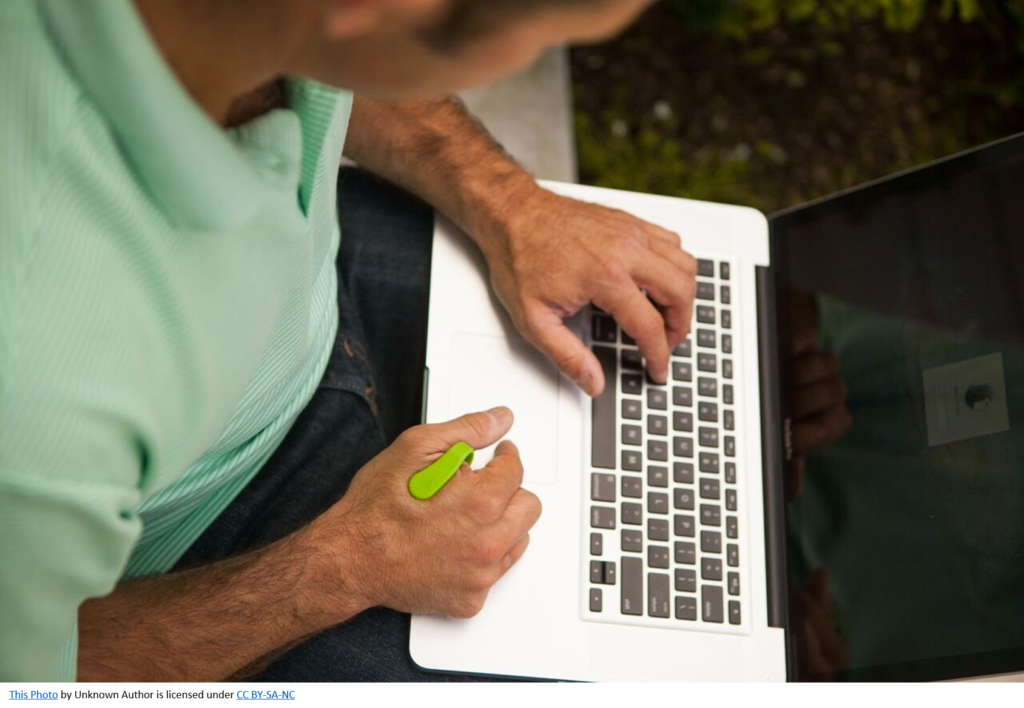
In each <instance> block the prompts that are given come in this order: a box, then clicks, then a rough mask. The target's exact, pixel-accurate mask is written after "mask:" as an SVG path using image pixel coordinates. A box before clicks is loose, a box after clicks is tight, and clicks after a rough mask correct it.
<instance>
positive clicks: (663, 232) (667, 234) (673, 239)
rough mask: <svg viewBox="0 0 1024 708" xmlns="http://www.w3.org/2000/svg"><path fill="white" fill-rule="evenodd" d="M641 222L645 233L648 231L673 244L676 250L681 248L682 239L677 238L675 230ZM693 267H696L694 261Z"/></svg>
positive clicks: (656, 237)
mask: <svg viewBox="0 0 1024 708" xmlns="http://www.w3.org/2000/svg"><path fill="white" fill-rule="evenodd" d="M643 224H644V229H646V231H647V233H649V234H650V235H651V236H652V237H653V238H655V239H657V240H659V241H662V242H664V243H667V244H670V245H672V246H674V247H675V248H676V250H680V249H682V247H683V239H681V238H679V234H677V233H676V232H675V231H669V230H668V229H665V228H662V227H660V226H658V225H657V224H652V223H651V222H649V221H645V222H643ZM694 267H695V268H696V262H694Z"/></svg>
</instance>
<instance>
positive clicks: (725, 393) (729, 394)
mask: <svg viewBox="0 0 1024 708" xmlns="http://www.w3.org/2000/svg"><path fill="white" fill-rule="evenodd" d="M722 403H724V404H726V405H727V406H731V405H732V404H733V390H732V384H725V385H724V386H722Z"/></svg>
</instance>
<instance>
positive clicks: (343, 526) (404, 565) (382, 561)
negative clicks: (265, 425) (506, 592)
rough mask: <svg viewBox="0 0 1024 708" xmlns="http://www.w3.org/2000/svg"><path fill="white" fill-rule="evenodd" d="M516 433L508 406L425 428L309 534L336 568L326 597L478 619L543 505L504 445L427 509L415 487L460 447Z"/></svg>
mask: <svg viewBox="0 0 1024 708" xmlns="http://www.w3.org/2000/svg"><path fill="white" fill-rule="evenodd" d="M511 427H512V412H511V411H510V410H509V409H507V408H494V409H492V410H490V411H487V412H483V413H471V414H469V415H465V416H462V417H461V418H457V419H456V420H453V421H450V422H448V423H441V424H436V425H420V426H417V427H415V428H410V429H409V430H407V431H406V432H404V433H403V434H402V435H400V436H399V437H398V439H397V440H396V441H395V442H394V444H392V445H391V446H390V447H389V448H387V449H386V450H384V452H382V453H381V454H380V455H378V456H377V457H375V458H374V459H372V460H371V461H370V462H369V463H367V465H366V466H365V467H363V468H362V469H361V470H360V471H359V473H358V474H357V475H356V476H355V478H354V479H353V480H352V485H351V486H350V487H349V490H348V492H347V493H346V494H345V496H344V497H342V499H341V500H340V501H339V502H338V503H337V504H336V505H335V506H334V507H332V508H331V509H330V510H329V511H327V512H326V513H325V514H324V515H323V516H321V517H320V518H319V519H317V520H316V521H315V522H314V523H313V524H312V527H311V528H310V529H309V530H310V531H311V532H312V535H313V539H314V542H315V543H316V545H317V547H318V548H319V549H320V551H321V553H320V554H319V555H320V558H321V561H325V562H326V563H327V564H328V572H327V574H326V575H325V578H326V582H327V585H328V587H325V588H321V589H322V590H327V591H328V592H330V591H331V590H332V587H331V586H334V587H335V588H336V590H337V592H339V593H345V594H347V595H348V596H349V599H350V600H351V599H357V600H358V601H359V602H360V603H361V604H362V605H363V606H365V607H367V608H369V607H375V606H384V607H390V608H392V609H395V610H399V611H402V612H410V613H416V614H433V615H445V616H448V617H459V618H466V617H472V616H473V615H475V614H477V613H478V612H479V611H480V609H481V608H482V607H483V603H484V600H485V599H486V597H487V593H488V592H489V591H490V589H491V586H493V585H494V583H496V582H497V581H498V579H499V578H501V576H502V575H504V574H505V573H506V572H507V571H508V569H509V568H511V567H512V565H513V564H514V563H515V562H516V561H517V560H519V558H520V557H521V556H522V555H523V552H524V551H525V550H526V546H527V544H528V543H529V535H528V534H529V531H530V529H531V528H532V527H533V525H534V523H536V521H537V518H538V517H539V516H540V511H541V507H540V501H539V500H538V499H537V497H536V496H534V495H533V494H531V493H530V492H528V491H526V490H525V489H522V481H523V466H522V463H521V462H520V460H519V452H518V450H517V449H516V447H515V445H513V444H512V443H511V442H509V441H504V442H502V443H501V444H499V445H498V447H497V449H496V451H495V455H494V459H493V460H492V461H491V462H490V463H489V464H488V465H487V466H486V467H484V468H482V469H480V470H478V471H474V470H472V469H470V468H469V466H468V465H463V466H462V468H461V469H460V470H459V471H458V472H457V473H456V475H455V476H454V477H453V478H452V479H451V480H450V481H449V482H448V484H447V485H446V486H445V487H444V488H443V489H442V490H441V491H440V492H438V494H437V495H436V496H434V497H433V498H432V499H429V500H427V501H419V500H417V499H414V498H413V497H412V496H411V495H410V493H409V479H410V478H411V477H412V476H413V475H414V474H415V473H416V472H418V471H419V470H421V469H423V468H425V467H427V466H428V465H429V464H430V463H431V462H433V461H434V460H436V459H437V458H438V457H440V456H441V455H442V454H443V453H444V452H446V451H447V450H448V448H450V447H451V446H452V445H454V444H455V443H457V442H460V441H462V442H465V443H467V444H468V445H470V446H471V447H473V448H475V449H480V448H484V447H487V446H489V445H492V444H494V443H495V442H496V441H498V440H500V439H501V438H502V436H504V435H505V433H507V432H508V430H509V428H511ZM335 561H337V562H336V563H335ZM353 595H354V596H355V598H353V597H352V596H353Z"/></svg>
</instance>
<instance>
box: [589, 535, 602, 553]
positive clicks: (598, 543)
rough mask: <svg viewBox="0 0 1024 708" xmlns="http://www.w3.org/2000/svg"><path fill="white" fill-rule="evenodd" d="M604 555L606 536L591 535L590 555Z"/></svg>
mask: <svg viewBox="0 0 1024 708" xmlns="http://www.w3.org/2000/svg"><path fill="white" fill-rule="evenodd" d="M603 553H604V535H603V534H599V533H592V534H590V555H592V556H599V555H601V554H603Z"/></svg>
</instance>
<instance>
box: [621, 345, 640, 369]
mask: <svg viewBox="0 0 1024 708" xmlns="http://www.w3.org/2000/svg"><path fill="white" fill-rule="evenodd" d="M620 361H621V362H622V368H623V369H624V370H626V371H643V370H644V360H643V357H641V356H640V352H639V351H637V350H636V349H623V350H622V356H621V359H620Z"/></svg>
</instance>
